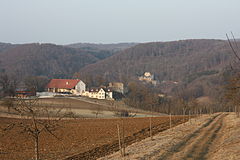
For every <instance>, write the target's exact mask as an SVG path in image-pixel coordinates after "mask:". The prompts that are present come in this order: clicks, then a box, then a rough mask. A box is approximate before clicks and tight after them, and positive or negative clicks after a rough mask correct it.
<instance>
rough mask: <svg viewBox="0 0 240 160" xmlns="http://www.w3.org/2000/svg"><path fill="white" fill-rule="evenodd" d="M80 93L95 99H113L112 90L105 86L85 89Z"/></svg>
mask: <svg viewBox="0 0 240 160" xmlns="http://www.w3.org/2000/svg"><path fill="white" fill-rule="evenodd" d="M82 95H83V96H87V97H89V98H96V99H113V94H112V91H111V90H110V89H106V88H92V89H90V90H89V91H85V92H84V93H83V94H82Z"/></svg>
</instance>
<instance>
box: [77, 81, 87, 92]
mask: <svg viewBox="0 0 240 160" xmlns="http://www.w3.org/2000/svg"><path fill="white" fill-rule="evenodd" d="M75 89H76V91H77V93H76V94H79V95H81V94H83V92H85V91H86V84H85V83H84V82H83V81H79V82H78V84H77V85H76V86H75Z"/></svg>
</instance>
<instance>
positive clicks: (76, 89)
mask: <svg viewBox="0 0 240 160" xmlns="http://www.w3.org/2000/svg"><path fill="white" fill-rule="evenodd" d="M47 90H48V92H54V93H63V94H74V95H81V94H82V93H84V92H85V90H86V84H85V83H84V82H83V81H81V80H79V79H52V80H51V81H50V82H49V83H48V85H47Z"/></svg>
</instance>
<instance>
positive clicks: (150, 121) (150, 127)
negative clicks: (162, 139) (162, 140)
mask: <svg viewBox="0 0 240 160" xmlns="http://www.w3.org/2000/svg"><path fill="white" fill-rule="evenodd" d="M149 123H150V124H149V125H150V126H149V129H150V130H149V131H150V132H149V134H150V137H151V140H153V136H152V117H150V119H149Z"/></svg>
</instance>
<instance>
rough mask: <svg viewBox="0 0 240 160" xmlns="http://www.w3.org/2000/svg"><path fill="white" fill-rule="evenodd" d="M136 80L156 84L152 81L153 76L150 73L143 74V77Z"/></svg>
mask: <svg viewBox="0 0 240 160" xmlns="http://www.w3.org/2000/svg"><path fill="white" fill-rule="evenodd" d="M138 80H139V81H144V82H147V83H151V84H153V85H156V84H157V81H156V80H154V74H151V73H150V72H145V73H144V75H143V76H140V77H138Z"/></svg>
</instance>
